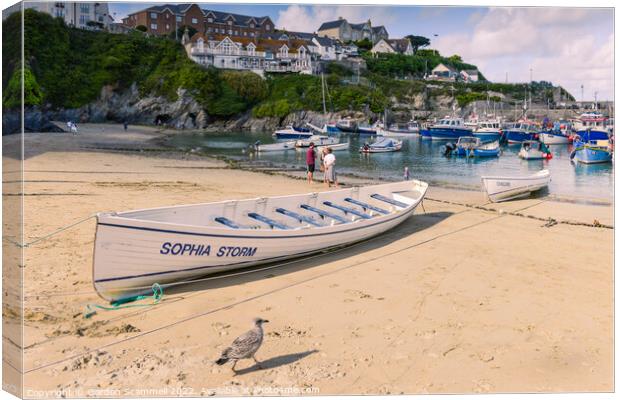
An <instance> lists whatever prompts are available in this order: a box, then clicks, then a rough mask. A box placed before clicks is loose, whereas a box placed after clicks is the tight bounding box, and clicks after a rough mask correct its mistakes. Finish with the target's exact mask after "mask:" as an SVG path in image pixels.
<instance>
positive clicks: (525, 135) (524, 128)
mask: <svg viewBox="0 0 620 400" xmlns="http://www.w3.org/2000/svg"><path fill="white" fill-rule="evenodd" d="M502 132H503V134H504V138H505V140H506V141H507V142H508V144H516V143H522V142H524V141H526V140H534V139H536V138H537V136H538V135H537V133H538V128H537V127H536V125H535V124H534V123H531V122H527V121H519V122H514V123H509V124H506V126H505V127H504V129H502Z"/></svg>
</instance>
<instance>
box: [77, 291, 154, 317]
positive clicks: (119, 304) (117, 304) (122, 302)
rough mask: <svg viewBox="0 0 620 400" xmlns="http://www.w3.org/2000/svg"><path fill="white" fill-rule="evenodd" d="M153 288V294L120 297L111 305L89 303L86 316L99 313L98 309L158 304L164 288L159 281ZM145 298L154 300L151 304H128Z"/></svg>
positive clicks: (108, 309) (107, 309) (110, 309)
mask: <svg viewBox="0 0 620 400" xmlns="http://www.w3.org/2000/svg"><path fill="white" fill-rule="evenodd" d="M152 289H153V294H152V295H151V296H144V295H138V296H131V297H125V298H123V299H119V300H116V301H113V302H111V303H110V305H109V306H102V305H100V304H87V305H86V310H87V312H86V314H84V318H90V317H92V316H93V315H95V314H97V310H96V309H99V310H105V311H114V310H121V309H123V308H136V307H152V306H154V305H156V304H158V303H159V302H160V301H161V299H162V298H163V297H164V290H163V289H162V287H161V286H160V285H159V283H154V284H153V286H152ZM145 299H153V302H152V303H150V304H127V303H131V302H134V301H140V300H145Z"/></svg>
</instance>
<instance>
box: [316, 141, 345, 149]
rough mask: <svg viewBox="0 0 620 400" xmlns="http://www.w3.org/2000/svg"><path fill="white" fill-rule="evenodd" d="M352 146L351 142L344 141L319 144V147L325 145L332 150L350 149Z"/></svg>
mask: <svg viewBox="0 0 620 400" xmlns="http://www.w3.org/2000/svg"><path fill="white" fill-rule="evenodd" d="M350 146H351V142H343V143H336V144H327V145H322V146H317V148H318V149H321V148H323V147H329V148H330V149H332V151H342V150H349V147H350Z"/></svg>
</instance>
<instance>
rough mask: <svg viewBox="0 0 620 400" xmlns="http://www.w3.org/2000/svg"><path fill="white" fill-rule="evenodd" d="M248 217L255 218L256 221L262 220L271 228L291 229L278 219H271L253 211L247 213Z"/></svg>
mask: <svg viewBox="0 0 620 400" xmlns="http://www.w3.org/2000/svg"><path fill="white" fill-rule="evenodd" d="M248 217H250V218H253V219H255V220H257V221H260V222H263V223H265V224H267V225H269V227H270V228H271V229H273V228H278V229H282V230H286V229H291V228H290V227H288V226H286V225H284V224H281V223H279V222H278V221H275V220H273V219H271V218H267V217H265V216H264V215H260V214H257V213H254V212H252V213H248Z"/></svg>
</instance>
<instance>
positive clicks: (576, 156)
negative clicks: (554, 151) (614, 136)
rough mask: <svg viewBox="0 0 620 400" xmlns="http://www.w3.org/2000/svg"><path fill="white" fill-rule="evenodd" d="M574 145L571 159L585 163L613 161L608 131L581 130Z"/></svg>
mask: <svg viewBox="0 0 620 400" xmlns="http://www.w3.org/2000/svg"><path fill="white" fill-rule="evenodd" d="M573 145H574V150H573V152H572V153H571V155H570V159H571V160H575V161H578V162H580V163H583V164H600V163H607V162H611V160H612V158H613V150H612V147H611V145H610V143H609V137H608V135H607V132H601V131H592V130H586V131H580V133H578V134H577V136H575V140H574V142H573Z"/></svg>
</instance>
